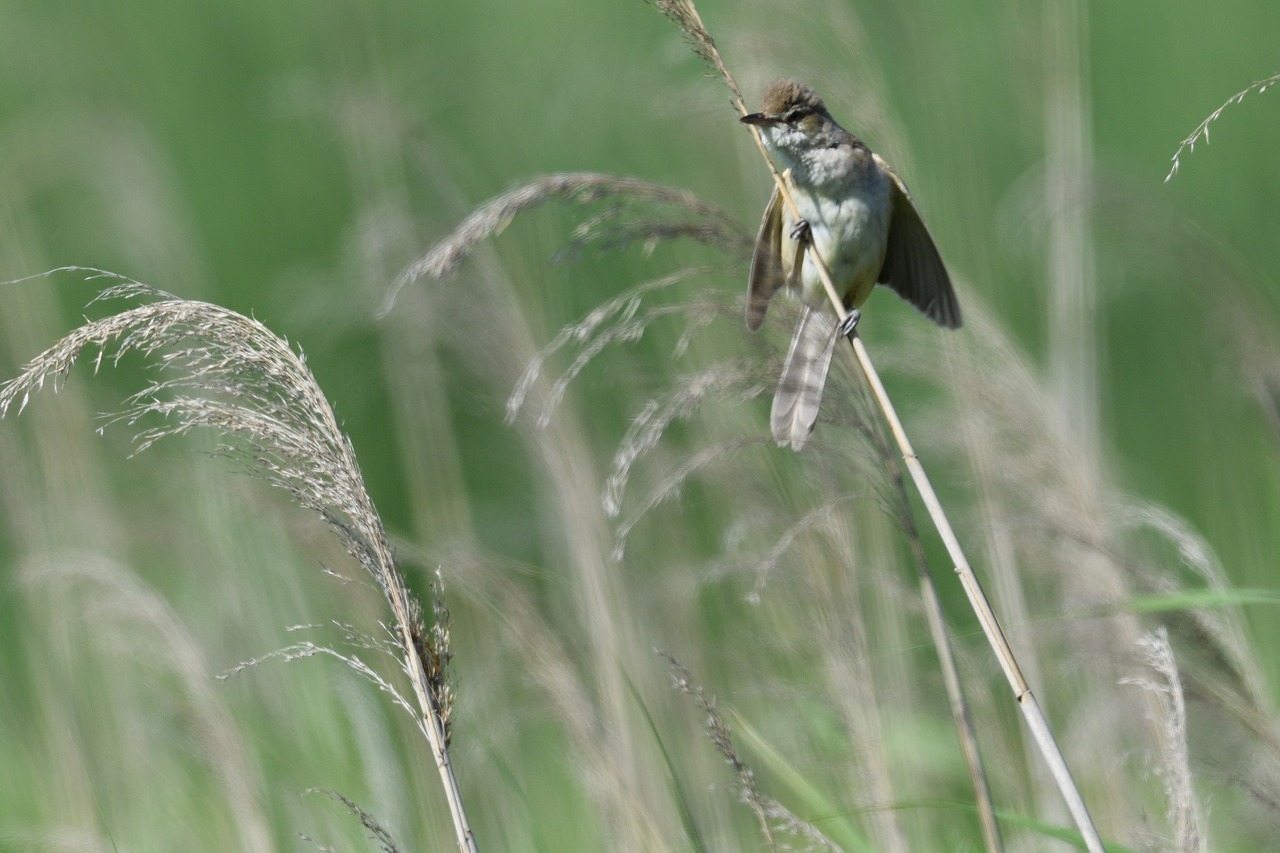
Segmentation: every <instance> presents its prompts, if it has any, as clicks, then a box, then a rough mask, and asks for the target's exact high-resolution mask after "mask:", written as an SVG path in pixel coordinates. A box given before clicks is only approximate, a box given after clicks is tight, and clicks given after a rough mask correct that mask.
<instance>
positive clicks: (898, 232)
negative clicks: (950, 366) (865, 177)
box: [757, 157, 960, 329]
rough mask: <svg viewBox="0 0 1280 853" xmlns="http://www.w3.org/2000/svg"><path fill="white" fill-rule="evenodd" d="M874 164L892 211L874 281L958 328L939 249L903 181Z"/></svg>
mask: <svg viewBox="0 0 1280 853" xmlns="http://www.w3.org/2000/svg"><path fill="white" fill-rule="evenodd" d="M876 160H877V161H878V162H879V165H880V166H881V168H883V169H884V170H885V172H886V173H887V174H888V175H889V183H890V186H889V204H890V207H891V210H892V216H891V217H890V219H889V244H888V247H887V248H886V249H885V253H884V266H883V267H881V269H880V275H879V276H878V277H877V279H876V280H877V281H878V282H879V283H881V284H884V285H887V286H888V287H889V288H891V289H892V290H893V291H894V292H895V293H897V294H898V295H899V296H901V297H902V298H903V299H905V300H907V301H908V302H910V303H911V304H912V305H914V306H916V307H917V308H919V309H920V310H921V311H923V312H924V313H925V315H926V316H927V317H928V318H929V319H931V320H933V321H934V322H935V323H937V324H938V325H939V326H945V327H946V328H948V329H956V328H959V326H960V304H959V303H958V302H956V293H955V290H953V289H952V287H951V279H950V277H949V276H948V275H947V268H946V267H945V266H944V265H943V263H942V257H941V256H940V255H939V254H938V247H937V246H936V245H934V242H933V237H931V236H929V229H928V228H926V227H925V225H924V220H922V219H921V218H920V211H918V210H916V206H915V203H914V202H913V201H912V200H911V193H910V192H909V191H908V190H907V187H906V185H905V184H904V183H902V179H901V178H899V177H898V176H897V175H896V174H895V173H894V171H893V170H892V169H890V168H889V166H888V165H887V164H886V163H885V162H884V161H883V160H881V159H880V158H879V157H876ZM757 251H759V249H757Z"/></svg>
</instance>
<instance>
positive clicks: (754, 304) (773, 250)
mask: <svg viewBox="0 0 1280 853" xmlns="http://www.w3.org/2000/svg"><path fill="white" fill-rule="evenodd" d="M786 278H787V276H786V273H785V272H783V270H782V199H781V198H779V196H778V188H777V187H776V186H775V187H774V188H773V195H771V196H770V197H769V206H768V207H766V208H765V209H764V219H762V220H760V233H759V234H758V235H756V248H755V251H754V252H753V253H752V255H751V277H750V279H749V280H748V282H749V283H748V287H747V328H748V329H750V330H751V331H753V332H754V331H756V330H758V329H759V328H760V326H761V325H762V324H763V323H764V314H765V311H767V310H768V308H769V300H770V299H772V298H773V294H774V293H776V292H777V290H778V288H779V287H782V285H783V284H784V283H785V282H786Z"/></svg>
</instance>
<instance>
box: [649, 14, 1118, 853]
mask: <svg viewBox="0 0 1280 853" xmlns="http://www.w3.org/2000/svg"><path fill="white" fill-rule="evenodd" d="M654 4H655V5H656V6H657V7H658V9H659V10H660V11H661V12H662V13H663V14H665V15H666V16H667V17H669V18H671V19H672V20H673V21H675V22H676V24H677V25H678V26H679V27H680V29H681V30H682V31H683V32H684V34H685V36H686V38H687V39H688V40H689V42H690V44H691V45H692V46H693V49H694V51H695V53H697V54H698V55H699V56H700V57H702V58H703V59H704V60H706V61H707V62H709V63H710V64H711V66H712V67H714V68H715V70H716V71H717V72H718V73H719V74H720V76H721V78H722V79H723V80H724V82H725V84H726V85H727V86H728V87H729V91H730V92H732V93H733V98H734V105H735V106H736V107H737V108H738V111H739V113H740V114H741V115H746V114H747V112H748V110H747V106H746V104H745V103H744V102H743V99H742V94H741V90H740V89H739V87H738V85H737V83H736V82H735V81H734V79H733V75H732V74H731V73H730V71H729V69H728V67H727V66H726V65H725V63H724V61H723V59H722V58H721V56H720V52H719V49H718V48H717V47H716V44H715V41H714V40H713V39H712V38H711V35H710V33H709V32H708V31H707V29H706V26H705V25H704V24H703V23H702V18H701V16H700V15H699V14H698V11H697V9H696V7H695V6H694V3H693V0H654ZM748 128H749V130H750V131H751V134H752V137H753V138H754V139H755V141H756V145H757V147H758V148H759V149H760V152H761V155H762V156H763V157H764V159H765V162H766V164H767V165H768V168H769V172H770V174H771V175H772V177H773V180H774V183H775V185H776V186H777V187H778V192H779V193H780V195H781V197H782V199H783V201H784V203H785V204H786V205H787V207H788V208H789V209H790V211H791V213H792V215H793V216H794V217H795V218H796V219H800V218H802V217H801V216H800V213H799V210H798V209H797V208H796V204H795V201H794V199H793V198H792V196H791V191H790V187H789V181H788V180H787V179H785V178H784V177H783V176H782V175H781V174H779V172H778V170H777V167H776V166H775V165H774V163H773V158H772V157H770V156H769V153H768V150H767V149H766V148H765V145H764V139H763V137H762V136H761V134H760V131H759V130H758V129H757V128H756V127H755V126H753V125H748ZM809 248H810V251H809V255H810V256H811V257H812V258H813V261H814V267H815V268H816V269H817V271H818V276H819V278H820V279H821V280H822V285H823V288H824V289H825V290H826V293H827V296H828V298H829V299H830V300H831V307H832V309H833V310H834V312H835V314H836V316H837V317H838V318H839V319H840V320H841V321H843V320H844V319H845V318H846V317H847V316H848V312H846V311H845V308H844V303H843V300H842V299H841V298H840V295H839V293H838V292H837V291H836V288H835V285H834V283H833V282H832V279H831V272H830V269H829V268H828V266H827V264H826V262H825V260H824V259H823V258H822V257H821V256H820V255H819V254H818V253H817V252H816V251H814V250H813V247H812V245H811V246H810V247H809ZM849 343H850V345H851V346H852V347H853V352H854V357H855V358H856V359H857V361H858V365H859V367H860V368H861V369H862V372H863V374H864V375H865V376H866V379H867V382H868V384H869V385H870V387H871V392H872V395H873V396H874V397H875V400H876V403H877V405H878V406H879V408H880V411H881V413H882V414H883V415H884V418H885V421H886V422H887V423H888V425H889V430H890V432H891V433H892V434H893V438H894V441H895V443H896V444H897V446H898V451H899V453H900V454H901V456H902V460H903V462H904V463H905V464H906V466H907V470H908V471H909V472H910V473H911V479H912V480H913V482H914V483H915V485H916V489H917V490H918V491H919V493H920V497H921V499H922V500H923V501H924V504H925V508H926V509H927V510H928V512H929V516H930V518H931V519H932V520H933V524H934V527H935V528H936V529H937V531H938V535H939V536H940V537H941V538H942V541H943V544H944V545H945V546H946V549H947V553H948V554H949V555H950V556H951V559H952V561H953V562H954V564H955V571H956V574H957V575H959V577H960V582H961V585H962V586H963V588H964V591H965V595H966V596H967V598H968V599H969V604H970V606H971V607H972V608H973V611H974V614H975V615H976V616H977V617H978V622H979V624H980V625H981V626H982V632H983V634H984V635H985V636H986V638H987V642H988V643H989V644H990V645H991V648H992V650H993V651H994V652H995V655H996V659H997V660H998V661H999V663H1000V668H1001V670H1002V671H1003V672H1004V674H1005V678H1006V680H1007V681H1008V682H1009V687H1010V688H1011V690H1012V691H1013V695H1014V699H1015V701H1017V703H1018V708H1019V710H1020V711H1021V712H1022V715H1023V718H1024V719H1025V720H1026V722H1027V726H1028V728H1030V730H1031V734H1032V736H1033V738H1034V739H1035V741H1036V744H1037V745H1038V746H1039V748H1040V751H1041V754H1042V755H1043V756H1044V759H1045V761H1046V763H1047V764H1048V765H1049V769H1050V772H1051V773H1052V774H1053V777H1054V780H1055V781H1056V782H1057V784H1058V788H1059V790H1060V791H1061V792H1062V796H1063V798H1064V799H1065V800H1066V803H1067V807H1068V809H1069V810H1070V811H1071V815H1072V818H1073V819H1074V820H1075V822H1076V826H1077V828H1078V829H1079V830H1080V834H1081V835H1082V836H1083V838H1084V841H1085V844H1086V846H1087V847H1088V849H1089V850H1090V851H1097V852H1098V853H1101V851H1102V849H1103V848H1102V840H1101V838H1100V837H1099V836H1098V831H1097V829H1096V828H1095V827H1094V825H1093V819H1092V817H1090V815H1089V810H1088V808H1087V807H1086V806H1085V803H1084V798H1083V797H1082V796H1081V794H1080V790H1079V788H1078V787H1077V786H1076V784H1075V781H1074V779H1072V777H1071V771H1070V769H1069V768H1068V767H1067V763H1066V760H1065V758H1063V755H1062V750H1061V748H1059V746H1058V743H1057V741H1056V740H1055V739H1054V737H1053V732H1052V730H1051V729H1050V728H1049V723H1048V720H1047V719H1046V718H1045V716H1044V712H1043V711H1042V710H1041V709H1040V704H1039V702H1037V701H1036V698H1035V694H1034V693H1032V691H1031V688H1030V686H1029V685H1028V684H1027V681H1026V678H1025V677H1024V676H1023V674H1022V670H1021V668H1020V667H1019V666H1018V661H1017V657H1016V656H1015V655H1014V652H1013V648H1012V647H1011V646H1010V645H1009V641H1008V639H1007V638H1006V637H1005V634H1004V629H1003V628H1002V627H1001V626H1000V622H999V620H998V619H997V618H996V615H995V611H994V610H993V609H992V608H991V603H990V602H989V601H988V600H987V596H986V593H985V592H983V589H982V585H981V583H979V581H978V577H977V575H976V574H975V573H974V571H973V568H972V566H970V565H969V561H968V560H967V559H966V558H965V556H964V551H963V549H962V548H961V547H960V540H959V539H958V538H957V537H956V534H955V530H954V529H953V528H952V527H951V522H950V520H949V519H948V518H947V514H946V511H945V510H944V509H943V508H942V503H941V501H939V500H938V495H937V493H936V492H935V491H934V489H933V484H932V483H931V482H930V480H929V476H928V474H927V473H926V472H925V470H924V466H923V465H922V464H921V463H920V458H919V456H917V455H916V452H915V449H914V448H913V447H912V445H911V441H910V439H909V438H908V437H907V433H906V430H905V429H904V428H903V426H902V421H901V420H900V419H899V418H898V414H897V410H896V409H895V407H894V405H893V401H892V400H891V399H890V397H889V394H888V392H887V391H886V390H885V387H884V383H883V382H882V381H881V380H880V375H879V372H878V371H877V370H876V368H875V365H874V363H873V362H872V361H871V355H870V353H869V352H868V351H867V348H866V345H864V344H863V342H862V339H861V338H860V337H858V335H857V333H856V332H855V333H854V334H852V335H850V336H849Z"/></svg>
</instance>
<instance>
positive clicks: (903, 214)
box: [741, 80, 960, 450]
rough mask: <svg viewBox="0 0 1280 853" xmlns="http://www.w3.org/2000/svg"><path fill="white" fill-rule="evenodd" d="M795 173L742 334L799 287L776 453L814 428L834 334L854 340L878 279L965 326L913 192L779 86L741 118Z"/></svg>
mask: <svg viewBox="0 0 1280 853" xmlns="http://www.w3.org/2000/svg"><path fill="white" fill-rule="evenodd" d="M741 120H742V121H743V122H745V123H746V124H753V125H755V126H756V127H758V128H759V129H760V134H761V136H762V137H763V138H764V141H765V144H766V145H767V146H768V148H769V150H770V151H772V152H773V154H774V156H775V157H776V158H777V159H778V161H779V162H780V163H781V164H782V165H783V166H784V167H785V168H786V169H787V170H788V171H789V172H790V177H791V186H792V187H794V189H793V191H792V197H793V198H794V199H795V203H796V207H797V208H798V209H799V212H800V217H799V219H797V218H796V217H795V216H794V215H793V214H792V213H791V211H790V209H789V208H788V207H787V206H786V205H785V204H784V203H783V202H782V200H781V198H780V197H779V195H778V190H777V188H776V187H775V188H774V190H773V196H772V197H770V199H769V205H768V207H766V208H765V211H764V219H763V220H762V221H761V222H760V234H759V235H758V236H757V237H756V246H755V253H754V256H753V257H752V259H751V278H750V289H749V291H748V294H747V328H748V329H750V330H752V331H756V330H757V329H759V328H760V326H761V324H762V323H764V316H765V311H766V310H767V309H768V307H769V300H770V299H772V298H773V294H774V293H776V292H777V291H778V290H779V289H780V288H782V287H784V286H786V287H788V288H794V289H798V290H799V291H800V298H801V300H802V301H803V303H804V304H803V307H802V308H801V314H800V321H799V323H797V324H796V330H795V334H794V335H793V336H792V338H791V347H790V349H789V350H788V351H787V358H786V362H785V363H784V365H783V368H782V378H781V380H780V381H779V382H778V390H777V392H776V393H775V394H774V397H773V412H772V414H771V416H770V424H771V426H772V429H773V437H774V439H775V440H777V442H778V444H779V445H786V444H790V445H791V446H792V448H794V449H795V450H799V449H800V448H801V447H803V446H804V442H805V440H806V439H807V438H808V437H809V434H810V433H811V432H813V426H814V424H815V423H816V422H817V420H818V406H819V404H820V403H821V402H822V388H823V386H824V385H825V384H826V381H827V371H828V370H829V369H830V367H831V355H832V353H833V352H834V350H835V342H836V338H837V337H839V336H842V335H848V334H851V333H852V332H853V329H854V326H855V325H856V324H857V322H858V318H859V317H860V316H861V312H859V311H858V310H857V309H858V307H859V306H860V305H862V303H864V302H866V300H867V297H868V296H870V295H871V289H872V288H873V287H874V286H875V285H876V284H877V283H878V284H883V285H886V286H887V287H889V288H891V289H892V290H893V291H894V292H896V293H897V294H898V295H899V296H901V297H902V298H903V299H905V300H907V301H908V302H910V303H911V304H912V305H914V306H915V307H917V308H919V309H920V310H921V311H923V312H924V313H925V315H927V316H928V317H929V318H930V319H931V320H933V321H934V322H935V323H937V324H938V325H940V326H945V327H946V328H949V329H954V328H957V327H959V325H960V306H959V305H958V304H957V303H956V294H955V291H954V290H953V289H952V287H951V279H950V278H949V277H948V276H947V269H946V267H945V266H943V263H942V258H941V257H940V256H939V254H938V248H937V246H935V245H934V242H933V238H932V237H931V236H929V229H927V228H926V227H925V225H924V222H923V221H922V220H921V219H920V212H919V211H917V210H916V206H915V203H914V202H912V200H911V193H909V192H908V191H907V187H906V185H905V184H903V183H902V180H901V179H900V178H899V177H898V176H897V175H896V174H894V171H893V170H892V169H891V168H889V164H888V163H886V162H885V161H884V160H881V159H880V157H879V156H877V155H876V154H873V153H872V152H871V149H870V148H868V147H867V146H866V144H865V143H864V142H863V141H862V140H861V139H859V138H858V137H856V136H854V135H853V134H852V133H850V132H849V131H847V130H845V129H844V128H843V127H841V126H840V125H839V124H837V123H836V120H835V119H833V118H832V117H831V114H830V113H829V112H827V108H826V106H825V105H824V104H823V103H822V99H821V98H819V97H818V94H817V93H816V92H814V91H813V89H811V88H809V87H808V86H806V85H804V84H803V83H798V82H796V81H795V80H775V81H774V82H773V83H770V84H769V86H768V88H766V89H765V92H764V103H763V105H762V109H761V111H760V112H758V113H752V114H751V115H747V116H743V117H742V119H741ZM806 245H809V246H811V247H812V250H814V251H816V252H817V253H818V254H819V255H820V256H821V257H822V260H823V261H825V262H826V264H827V269H828V270H829V271H830V273H831V280H832V282H833V283H834V284H835V286H836V290H837V292H839V293H840V295H841V298H842V299H843V300H844V304H845V307H846V308H847V309H849V311H850V314H849V319H848V320H847V321H846V324H845V326H844V327H843V328H840V329H837V328H836V318H835V315H834V313H833V312H832V310H831V304H830V301H829V299H828V297H827V295H826V290H825V289H824V288H823V286H822V280H821V279H820V278H819V277H818V271H817V269H816V267H815V266H814V263H813V260H812V258H809V257H806V252H805V247H806Z"/></svg>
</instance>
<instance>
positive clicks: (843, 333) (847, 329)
mask: <svg viewBox="0 0 1280 853" xmlns="http://www.w3.org/2000/svg"><path fill="white" fill-rule="evenodd" d="M861 319H862V312H861V311H859V310H858V309H857V308H854V309H853V310H852V311H850V312H849V314H848V315H847V316H846V317H845V318H844V319H843V320H841V321H840V326H839V327H838V328H837V329H836V331H837V332H839V333H840V337H842V338H847V337H850V336H851V335H852V334H853V332H854V330H855V329H857V328H858V321H859V320H861Z"/></svg>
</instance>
